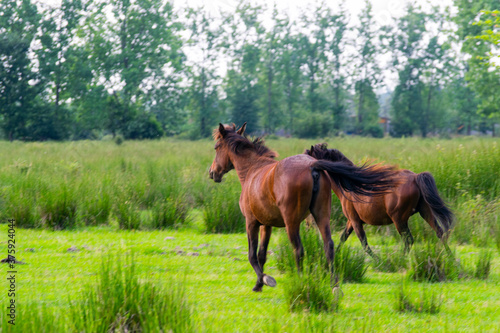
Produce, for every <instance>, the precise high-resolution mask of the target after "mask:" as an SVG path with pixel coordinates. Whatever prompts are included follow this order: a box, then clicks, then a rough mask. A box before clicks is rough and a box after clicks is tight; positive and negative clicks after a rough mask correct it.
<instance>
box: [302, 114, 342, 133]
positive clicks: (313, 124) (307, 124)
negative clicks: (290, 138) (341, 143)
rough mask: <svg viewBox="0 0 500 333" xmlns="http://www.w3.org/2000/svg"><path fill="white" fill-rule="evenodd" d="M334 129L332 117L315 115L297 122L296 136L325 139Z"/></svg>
mask: <svg viewBox="0 0 500 333" xmlns="http://www.w3.org/2000/svg"><path fill="white" fill-rule="evenodd" d="M332 129H333V124H332V119H331V116H330V115H327V114H316V113H315V114H311V115H309V116H307V117H303V118H301V119H298V120H297V126H296V127H295V135H297V136H298V137H299V138H318V137H325V136H327V135H328V133H329V132H330V131H331V130H332Z"/></svg>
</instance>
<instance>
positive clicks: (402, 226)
mask: <svg viewBox="0 0 500 333" xmlns="http://www.w3.org/2000/svg"><path fill="white" fill-rule="evenodd" d="M391 218H392V221H393V222H394V225H395V226H396V230H397V231H398V232H399V234H400V235H401V237H402V238H403V241H404V242H405V253H408V252H409V251H410V247H411V246H412V245H413V236H412V234H411V231H410V228H408V219H409V217H407V218H406V219H405V218H399V219H398V218H394V217H391ZM400 221H404V222H400Z"/></svg>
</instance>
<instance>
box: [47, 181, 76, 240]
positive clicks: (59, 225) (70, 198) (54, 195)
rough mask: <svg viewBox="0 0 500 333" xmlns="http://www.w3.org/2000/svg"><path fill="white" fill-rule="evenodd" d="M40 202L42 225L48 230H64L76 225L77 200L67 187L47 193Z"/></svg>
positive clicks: (62, 186) (63, 186)
mask: <svg viewBox="0 0 500 333" xmlns="http://www.w3.org/2000/svg"><path fill="white" fill-rule="evenodd" d="M39 201H40V205H39V207H40V216H41V223H42V225H43V226H45V227H46V228H48V229H54V230H63V229H67V228H72V227H74V226H75V225H76V217H77V215H76V213H77V208H78V204H77V198H76V195H75V194H74V193H73V192H72V190H70V189H69V188H68V187H67V186H65V185H61V186H60V187H58V188H55V189H50V190H47V191H45V192H44V193H43V194H42V195H41V197H40V200H39Z"/></svg>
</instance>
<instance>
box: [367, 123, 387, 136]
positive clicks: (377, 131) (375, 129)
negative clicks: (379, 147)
mask: <svg viewBox="0 0 500 333" xmlns="http://www.w3.org/2000/svg"><path fill="white" fill-rule="evenodd" d="M363 135H369V136H371V137H373V138H383V137H384V130H383V129H382V127H380V125H378V124H370V125H366V126H365V128H364V129H363Z"/></svg>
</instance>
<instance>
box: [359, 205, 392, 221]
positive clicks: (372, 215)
mask: <svg viewBox="0 0 500 333" xmlns="http://www.w3.org/2000/svg"><path fill="white" fill-rule="evenodd" d="M376 206H377V205H373V204H371V205H370V204H358V205H356V211H357V213H358V215H359V218H360V219H361V220H362V221H363V222H365V223H366V224H370V225H386V224H392V220H391V217H390V216H389V215H387V211H386V210H385V207H382V206H381V207H376Z"/></svg>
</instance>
